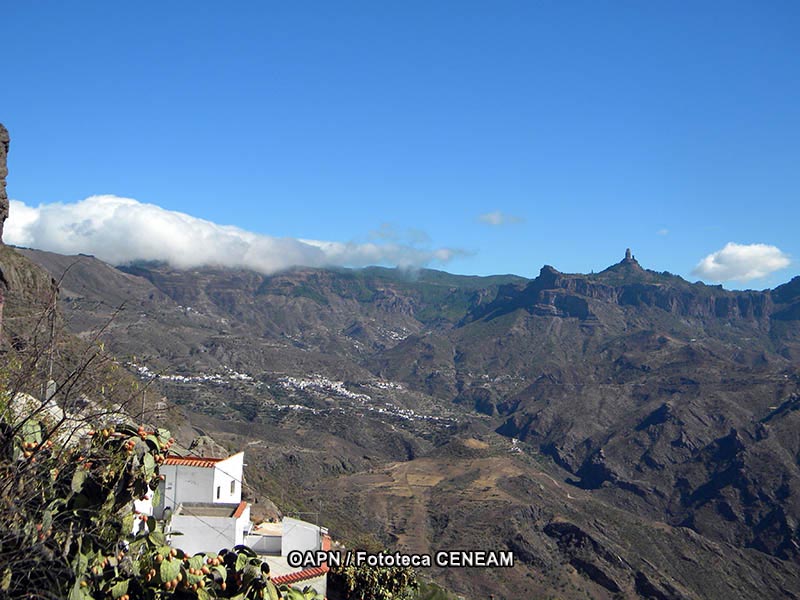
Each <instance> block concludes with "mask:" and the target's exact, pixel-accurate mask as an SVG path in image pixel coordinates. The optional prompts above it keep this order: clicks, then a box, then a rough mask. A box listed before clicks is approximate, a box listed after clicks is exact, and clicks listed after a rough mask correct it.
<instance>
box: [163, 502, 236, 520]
mask: <svg viewBox="0 0 800 600" xmlns="http://www.w3.org/2000/svg"><path fill="white" fill-rule="evenodd" d="M246 507H247V502H239V504H212V503H210V502H184V503H182V504H180V505H179V506H178V509H177V510H176V511H175V514H176V515H185V516H191V517H233V518H235V519H238V518H239V517H241V516H242V513H243V512H244V509H245V508H246Z"/></svg>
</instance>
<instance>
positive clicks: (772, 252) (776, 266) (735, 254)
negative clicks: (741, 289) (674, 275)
mask: <svg viewBox="0 0 800 600" xmlns="http://www.w3.org/2000/svg"><path fill="white" fill-rule="evenodd" d="M790 263H791V260H789V257H788V256H787V255H786V254H784V253H783V252H782V251H781V250H780V249H779V248H777V247H776V246H769V245H767V244H735V243H733V242H728V243H727V244H725V247H724V248H723V249H722V250H717V251H716V252H714V253H712V254H709V255H708V256H706V257H705V258H704V259H703V260H701V261H700V262H699V263H697V266H696V267H695V268H694V270H693V271H692V274H693V275H696V276H699V277H702V278H704V279H710V280H712V281H749V280H751V279H758V278H759V277H766V276H767V275H769V274H770V273H773V272H775V271H779V270H780V269H783V268H785V267H788V266H789V264H790Z"/></svg>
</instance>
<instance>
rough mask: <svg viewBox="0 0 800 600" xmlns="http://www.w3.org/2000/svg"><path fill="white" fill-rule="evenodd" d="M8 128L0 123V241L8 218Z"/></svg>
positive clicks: (0, 241)
mask: <svg viewBox="0 0 800 600" xmlns="http://www.w3.org/2000/svg"><path fill="white" fill-rule="evenodd" d="M9 140H10V138H9V137H8V129H6V128H5V127H4V126H3V124H2V123H0V243H2V242H3V225H4V224H5V222H6V218H8V194H6V177H7V176H8V165H7V163H6V157H7V156H8V144H9Z"/></svg>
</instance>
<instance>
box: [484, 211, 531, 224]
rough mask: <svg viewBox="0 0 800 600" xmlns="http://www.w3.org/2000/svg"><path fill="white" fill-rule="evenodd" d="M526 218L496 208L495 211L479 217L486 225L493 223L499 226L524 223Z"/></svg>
mask: <svg viewBox="0 0 800 600" xmlns="http://www.w3.org/2000/svg"><path fill="white" fill-rule="evenodd" d="M524 220H525V219H523V218H522V217H518V216H516V215H509V214H506V213H504V212H500V211H499V210H496V211H494V212H490V213H485V214H482V215H480V216H479V217H478V221H480V222H481V223H485V224H486V225H491V226H493V227H499V226H500V225H513V224H514V223H522V222H523V221H524Z"/></svg>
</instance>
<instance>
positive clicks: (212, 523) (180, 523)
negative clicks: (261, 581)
mask: <svg viewBox="0 0 800 600" xmlns="http://www.w3.org/2000/svg"><path fill="white" fill-rule="evenodd" d="M243 469H244V453H243V452H239V453H237V454H234V455H232V456H228V457H227V458H209V457H194V456H191V457H177V456H170V457H167V458H166V459H165V460H164V462H163V464H162V465H161V466H160V467H159V473H160V474H161V475H163V476H164V479H163V481H162V482H161V484H160V485H159V488H158V494H156V503H155V504H154V506H153V507H152V514H153V516H154V517H155V518H157V519H165V520H166V521H167V525H166V526H165V531H167V532H172V533H180V534H181V535H180V536H176V537H174V538H172V539H173V541H172V543H174V544H175V545H176V546H179V547H180V548H181V549H183V550H184V551H185V552H188V553H189V554H194V553H197V552H217V551H219V550H221V549H222V548H233V547H234V546H237V545H239V544H243V543H244V542H245V535H246V533H247V532H249V531H250V505H249V504H248V503H247V502H242V476H243ZM142 508H145V507H144V506H142ZM137 509H138V507H137ZM141 512H146V511H144V510H143V511H141Z"/></svg>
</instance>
